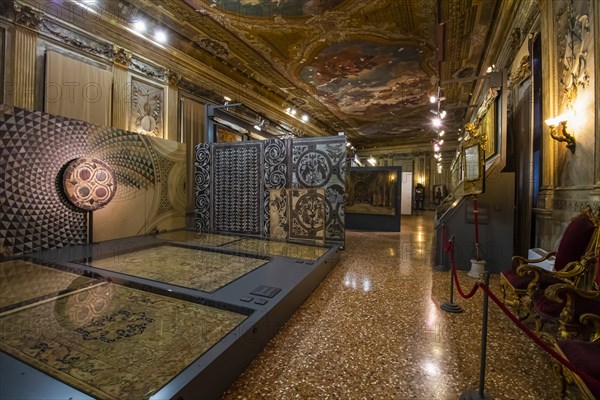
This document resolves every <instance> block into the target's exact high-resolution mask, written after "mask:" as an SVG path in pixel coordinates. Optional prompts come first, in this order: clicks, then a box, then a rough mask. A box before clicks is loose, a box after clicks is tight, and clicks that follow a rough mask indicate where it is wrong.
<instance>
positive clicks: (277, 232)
mask: <svg viewBox="0 0 600 400" xmlns="http://www.w3.org/2000/svg"><path fill="white" fill-rule="evenodd" d="M269 214H270V215H269V226H270V227H269V229H270V236H269V237H270V238H271V239H277V240H287V239H289V230H290V225H289V224H290V223H289V215H290V211H289V207H288V189H277V190H271V191H270V197H269Z"/></svg>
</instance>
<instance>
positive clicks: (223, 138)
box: [217, 125, 242, 143]
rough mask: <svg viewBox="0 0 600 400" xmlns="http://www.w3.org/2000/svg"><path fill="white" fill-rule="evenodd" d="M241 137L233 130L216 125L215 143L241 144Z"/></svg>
mask: <svg viewBox="0 0 600 400" xmlns="http://www.w3.org/2000/svg"><path fill="white" fill-rule="evenodd" d="M241 141H242V136H241V135H240V134H239V133H238V132H235V131H233V130H230V129H227V128H224V127H222V126H220V125H217V142H219V143H223V142H241Z"/></svg>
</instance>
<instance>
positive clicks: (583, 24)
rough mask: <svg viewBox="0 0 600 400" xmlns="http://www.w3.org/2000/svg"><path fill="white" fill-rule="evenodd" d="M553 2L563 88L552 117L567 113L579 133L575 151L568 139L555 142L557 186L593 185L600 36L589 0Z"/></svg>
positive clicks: (572, 130)
mask: <svg viewBox="0 0 600 400" xmlns="http://www.w3.org/2000/svg"><path fill="white" fill-rule="evenodd" d="M594 3H595V2H594ZM553 5H554V10H555V18H556V20H555V31H556V35H557V36H556V45H557V51H556V54H557V55H558V59H557V60H555V61H554V62H556V63H557V67H558V68H557V71H558V78H559V82H558V89H559V92H558V107H556V113H557V114H556V115H550V116H549V118H552V117H556V116H558V115H561V114H565V113H566V114H567V115H568V116H569V117H568V119H567V126H566V128H567V131H568V132H569V133H570V134H573V135H574V136H575V140H576V142H577V147H576V151H575V153H574V154H572V153H571V152H570V151H568V150H567V149H566V147H565V145H564V143H558V142H557V143H555V146H556V147H557V149H558V153H557V155H558V156H557V158H556V159H555V160H554V166H555V168H556V170H555V171H556V176H557V178H558V182H557V186H558V187H562V188H567V187H574V186H591V185H593V184H594V170H593V168H590V166H591V165H595V163H596V162H597V158H596V157H597V155H595V152H596V140H597V138H596V136H597V135H596V133H595V132H596V127H595V116H596V114H597V112H598V110H597V107H596V102H595V86H596V79H597V77H596V76H595V74H594V66H595V64H596V60H595V54H594V37H596V36H598V34H597V32H594V30H595V29H597V27H595V25H596V23H595V22H594V14H593V13H592V12H591V2H590V1H589V0H579V1H572V0H569V1H566V0H563V1H556V2H554V3H553ZM594 6H597V5H596V4H594Z"/></svg>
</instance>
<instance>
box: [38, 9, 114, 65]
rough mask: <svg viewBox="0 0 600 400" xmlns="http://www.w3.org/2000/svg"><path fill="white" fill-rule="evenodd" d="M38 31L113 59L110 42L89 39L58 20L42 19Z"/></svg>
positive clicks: (85, 50) (78, 47) (96, 54)
mask: <svg viewBox="0 0 600 400" xmlns="http://www.w3.org/2000/svg"><path fill="white" fill-rule="evenodd" d="M40 31H41V32H42V33H44V34H46V35H47V36H49V37H51V38H53V39H55V40H58V41H60V42H62V43H64V44H66V45H69V46H72V47H74V48H76V49H78V50H81V51H83V52H85V53H88V54H92V55H95V56H99V57H102V58H104V59H107V60H112V59H113V46H112V45H111V44H110V43H106V42H101V41H98V40H94V39H91V38H90V37H88V36H87V35H82V34H80V33H78V32H76V31H74V30H72V29H69V28H66V27H65V26H64V25H62V24H60V23H58V22H54V21H50V19H49V18H46V19H44V21H42V24H41V29H40Z"/></svg>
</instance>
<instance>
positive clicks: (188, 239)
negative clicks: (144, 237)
mask: <svg viewBox="0 0 600 400" xmlns="http://www.w3.org/2000/svg"><path fill="white" fill-rule="evenodd" d="M156 238H157V239H160V240H172V241H175V242H183V243H193V244H204V245H208V246H221V245H224V244H226V243H231V242H234V241H236V240H239V239H240V238H239V237H237V236H226V235H217V234H215V233H206V232H193V231H175V232H168V233H161V234H160V235H157V236H156Z"/></svg>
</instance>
